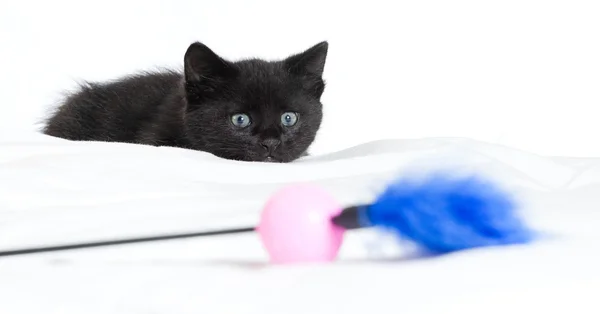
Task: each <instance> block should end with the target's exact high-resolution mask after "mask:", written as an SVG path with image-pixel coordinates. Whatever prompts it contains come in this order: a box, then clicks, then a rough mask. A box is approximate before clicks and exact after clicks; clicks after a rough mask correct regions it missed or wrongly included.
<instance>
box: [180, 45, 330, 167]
mask: <svg viewBox="0 0 600 314" xmlns="http://www.w3.org/2000/svg"><path fill="white" fill-rule="evenodd" d="M326 55H327V43H326V42H323V43H320V44H318V45H316V46H314V47H312V48H310V49H308V50H307V51H305V52H303V53H301V54H297V55H294V56H291V57H289V58H287V59H285V60H281V61H273V62H267V61H263V60H257V59H253V60H245V61H239V62H229V61H226V60H223V59H222V58H220V57H218V56H217V55H216V54H214V53H213V52H212V51H211V50H210V49H209V48H208V47H206V46H204V45H203V44H200V43H195V44H192V45H191V46H190V47H189V49H188V51H187V53H186V58H185V77H186V96H187V103H188V110H187V115H186V125H187V128H188V132H189V134H188V135H189V136H190V138H192V141H193V142H194V143H192V144H193V145H194V146H196V147H197V148H198V149H201V150H204V151H208V152H210V153H212V154H214V155H216V156H219V157H222V158H227V159H236V160H245V161H269V162H289V161H292V160H295V159H297V158H299V157H301V156H302V155H303V154H304V153H305V152H306V150H307V149H308V147H309V146H310V145H311V144H312V142H313V141H314V139H315V136H316V133H317V131H318V129H319V127H320V125H321V119H322V105H321V102H320V98H321V94H322V93H323V90H324V87H325V85H324V82H323V79H322V74H323V68H324V65H325V58H326Z"/></svg>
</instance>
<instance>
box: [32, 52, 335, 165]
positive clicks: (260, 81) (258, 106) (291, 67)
mask: <svg viewBox="0 0 600 314" xmlns="http://www.w3.org/2000/svg"><path fill="white" fill-rule="evenodd" d="M326 52H327V43H321V44H319V45H316V46H314V47H312V48H311V49H309V50H307V51H305V52H304V53H301V54H297V55H293V56H291V57H289V58H287V59H285V60H281V61H270V62H267V61H264V60H258V59H252V60H244V61H238V62H229V61H226V60H223V59H222V58H220V57H218V56H217V55H216V54H214V53H213V52H212V51H211V50H210V49H209V48H208V47H206V46H204V45H203V44H200V43H195V44H192V45H191V46H190V48H189V49H188V51H187V52H186V55H185V69H184V71H183V72H181V73H179V72H175V71H168V70H165V71H161V72H150V73H141V74H136V75H131V76H128V77H125V78H121V79H119V80H115V81H111V82H106V83H87V84H85V85H83V86H81V89H80V90H79V91H77V92H76V93H74V94H72V95H70V96H68V97H67V98H66V99H65V101H64V102H63V104H62V105H61V106H59V107H58V108H57V110H56V112H55V113H54V114H53V115H52V116H51V117H50V118H49V119H48V121H47V124H46V126H45V128H44V133H46V134H48V135H52V136H56V137H61V138H65V139H70V140H80V141H108V142H125V143H139V144H148V145H158V146H175V147H183V148H189V149H196V150H202V151H207V152H210V153H213V154H215V155H217V156H219V157H223V158H228V159H237V160H247V161H279V162H288V161H292V160H294V159H296V158H298V157H300V156H302V155H303V154H304V153H305V152H306V150H307V149H308V147H309V146H310V144H311V143H312V142H313V141H314V138H315V136H316V132H317V130H318V128H319V126H320V123H321V119H322V112H321V107H322V105H321V103H320V97H321V94H322V92H323V89H324V82H323V80H322V78H321V76H322V71H323V67H324V63H325V56H326ZM240 114H241V117H242V118H240ZM232 117H233V118H232ZM246 118H247V119H246ZM292 118H297V120H294V121H296V122H295V123H294V124H293V125H292V122H293V121H292V122H290V121H291V119H292ZM236 119H237V120H236ZM244 119H246V120H248V121H250V122H249V124H248V125H246V123H247V121H245V120H244ZM240 121H241V122H242V123H240Z"/></svg>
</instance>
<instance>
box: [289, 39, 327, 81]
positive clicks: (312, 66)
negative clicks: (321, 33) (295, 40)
mask: <svg viewBox="0 0 600 314" xmlns="http://www.w3.org/2000/svg"><path fill="white" fill-rule="evenodd" d="M328 48H329V44H328V43H327V42H326V41H323V42H320V43H318V44H316V45H314V46H312V47H311V48H309V49H307V50H306V51H304V52H302V53H299V54H296V55H293V56H290V57H288V58H287V59H285V64H286V66H287V67H288V69H289V70H290V72H291V73H296V74H309V75H315V76H322V75H323V70H324V69H325V59H327V49H328Z"/></svg>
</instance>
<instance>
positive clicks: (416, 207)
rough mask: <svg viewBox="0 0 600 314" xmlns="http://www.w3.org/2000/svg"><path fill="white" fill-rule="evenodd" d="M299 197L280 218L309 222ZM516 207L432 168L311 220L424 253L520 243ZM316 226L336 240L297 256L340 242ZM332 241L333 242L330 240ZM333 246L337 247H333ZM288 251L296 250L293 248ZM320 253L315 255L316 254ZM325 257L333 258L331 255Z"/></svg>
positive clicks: (524, 231) (277, 244)
mask: <svg viewBox="0 0 600 314" xmlns="http://www.w3.org/2000/svg"><path fill="white" fill-rule="evenodd" d="M280 196H281V195H280ZM321 196H323V195H321ZM302 197H303V198H302V199H295V200H293V199H292V200H290V199H288V198H286V195H285V193H284V195H283V196H282V197H280V198H279V200H282V204H279V205H281V206H279V208H280V209H281V208H283V209H284V211H283V212H281V211H279V213H280V214H282V215H283V216H279V218H281V217H283V218H284V219H283V220H287V222H289V223H296V224H302V223H304V224H306V223H307V222H308V223H309V224H310V223H313V222H314V219H312V218H310V219H308V218H306V216H307V215H308V214H307V213H308V212H310V210H311V208H310V207H311V206H312V205H315V206H321V205H318V203H319V202H320V201H318V200H315V202H313V203H311V202H312V201H311V200H308V201H307V200H306V198H304V196H302ZM309 198H310V197H309ZM326 198H327V197H326ZM317 199H319V197H317ZM294 202H298V203H303V204H304V206H305V208H306V210H302V211H299V212H298V211H293V214H294V215H296V216H293V217H294V218H298V217H299V219H297V220H293V219H290V218H289V215H290V211H289V210H288V211H287V212H286V211H285V207H289V205H286V204H293V203H294ZM327 206H329V205H327ZM517 209H518V206H517V202H516V201H515V200H514V199H513V198H512V197H511V195H510V194H508V193H506V192H504V191H502V190H501V189H500V188H499V187H498V186H496V185H495V184H493V183H492V182H490V181H487V180H485V179H483V178H481V177H477V176H471V177H462V178H457V177H453V176H451V175H444V174H442V173H437V174H434V175H432V176H429V177H426V178H423V179H420V180H416V179H412V180H411V179H402V178H401V179H397V180H395V181H393V182H392V183H391V184H389V185H388V186H387V187H386V188H385V189H384V191H383V192H382V193H381V194H380V195H379V196H378V197H377V198H376V199H375V201H374V202H372V203H371V204H367V205H361V206H352V207H348V208H345V209H344V210H342V211H341V213H339V214H338V215H335V216H334V217H333V218H330V217H331V216H327V217H326V218H324V219H326V223H325V224H322V223H320V222H318V221H317V223H316V225H317V226H321V227H322V228H325V229H321V230H329V229H330V227H331V223H332V224H333V225H336V226H338V227H341V228H342V229H345V230H350V229H358V228H369V227H375V228H380V229H383V230H387V231H391V232H393V233H394V234H395V235H396V236H397V237H398V238H401V239H406V240H410V241H412V242H413V243H415V244H417V245H418V246H419V247H420V248H421V249H423V250H426V251H428V252H429V253H434V254H443V253H449V252H454V251H459V250H465V249H470V248H477V247H485V246H500V245H512V244H524V243H528V242H530V241H532V240H533V238H534V236H533V232H532V231H531V230H530V229H529V228H528V227H527V226H526V224H525V223H524V222H523V221H522V220H521V219H520V217H519V215H518V212H517ZM298 215H299V216H298ZM286 216H287V217H286ZM329 219H331V223H329ZM298 220H301V221H298ZM302 221H303V222H302ZM311 221H313V222H311ZM270 224H271V226H273V225H274V226H275V229H278V230H279V231H283V232H285V231H286V230H285V229H289V226H286V225H284V223H282V222H281V221H276V220H274V222H273V221H271V222H270ZM313 224H314V223H313ZM296 229H298V228H296ZM300 229H302V228H300ZM254 231H258V232H259V233H260V232H261V230H260V228H257V227H244V228H237V229H225V230H213V231H200V232H191V233H176V234H166V235H155V236H148V237H138V238H127V239H116V240H106V241H98V242H84V243H75V244H66V245H56V246H44V247H33V248H23V249H16V250H10V251H0V256H9V255H22V254H33V253H43V252H52V251H62V250H73V249H82V248H91V247H101V246H114V245H123V244H131V243H140V242H151V241H164V240H176V239H182V238H192V237H202V236H213V235H223V234H233V233H246V232H254ZM317 231H318V230H317ZM303 232H304V233H303V234H299V235H297V236H296V239H300V240H298V241H295V243H293V244H290V243H289V242H286V241H288V239H286V238H285V237H270V240H269V241H270V242H271V244H272V246H271V247H272V248H273V247H274V248H275V249H276V250H281V249H283V250H288V251H290V250H292V251H293V250H294V248H296V249H297V248H298V247H301V248H304V247H306V245H305V244H304V242H306V240H307V238H310V237H312V238H314V237H315V233H314V232H313V229H310V228H305V229H304V230H303ZM319 232H320V231H318V232H317V233H318V234H317V235H316V236H317V237H318V236H322V235H324V234H328V233H329V235H333V236H334V237H336V240H334V241H331V242H327V241H329V240H326V239H324V240H323V243H324V244H323V245H321V247H322V248H325V250H326V251H327V252H325V253H323V251H319V250H320V248H314V249H312V250H313V251H312V252H311V250H304V251H303V253H301V254H305V253H306V252H308V253H306V254H308V255H306V256H301V259H307V260H308V259H313V260H314V259H315V256H316V255H314V254H317V255H318V254H321V255H323V254H325V255H327V254H329V253H328V252H329V251H332V250H329V249H330V248H328V247H327V245H333V246H337V245H338V244H340V243H341V238H339V236H341V235H340V234H338V233H337V232H333V233H330V232H329V231H325V232H320V233H319ZM303 237H304V238H303ZM263 240H264V239H263ZM271 240H272V241H271ZM330 240H331V239H330ZM273 241H274V242H273ZM334 242H335V243H336V244H332V243H334ZM336 250H337V247H336V248H334V250H333V251H336ZM333 251H332V252H333ZM288 253H289V252H288ZM293 254H296V255H298V253H293ZM293 254H292V255H293ZM320 258H321V257H318V259H320ZM327 258H332V256H328V257H327Z"/></svg>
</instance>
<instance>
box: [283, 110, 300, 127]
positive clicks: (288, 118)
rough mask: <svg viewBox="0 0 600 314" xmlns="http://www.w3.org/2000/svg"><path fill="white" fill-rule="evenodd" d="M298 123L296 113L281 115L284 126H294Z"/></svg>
mask: <svg viewBox="0 0 600 314" xmlns="http://www.w3.org/2000/svg"><path fill="white" fill-rule="evenodd" d="M296 122H298V115H297V114H296V113H294V112H284V113H283V114H282V115H281V124H283V125H284V126H293V125H294V124H296Z"/></svg>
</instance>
